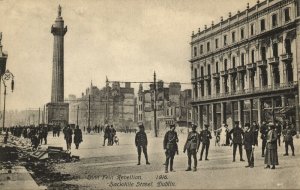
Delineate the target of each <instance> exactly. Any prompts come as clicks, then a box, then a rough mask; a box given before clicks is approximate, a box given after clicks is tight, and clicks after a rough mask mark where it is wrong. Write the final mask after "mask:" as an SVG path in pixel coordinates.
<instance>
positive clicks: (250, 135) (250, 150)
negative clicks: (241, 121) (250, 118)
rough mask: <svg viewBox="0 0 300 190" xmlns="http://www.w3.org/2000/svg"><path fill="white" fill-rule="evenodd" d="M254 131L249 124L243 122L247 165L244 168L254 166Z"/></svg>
mask: <svg viewBox="0 0 300 190" xmlns="http://www.w3.org/2000/svg"><path fill="white" fill-rule="evenodd" d="M255 138H256V136H255V133H254V132H253V128H252V129H251V128H250V124H249V123H246V124H245V134H244V148H245V150H246V155H247V160H248V165H247V166H246V168H248V167H250V168H253V167H254V145H255V143H256V141H255Z"/></svg>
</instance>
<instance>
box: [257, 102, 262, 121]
mask: <svg viewBox="0 0 300 190" xmlns="http://www.w3.org/2000/svg"><path fill="white" fill-rule="evenodd" d="M261 109H262V106H261V99H260V98H258V99H257V115H258V117H257V123H258V124H259V125H261V122H262V120H261V112H262V110H261Z"/></svg>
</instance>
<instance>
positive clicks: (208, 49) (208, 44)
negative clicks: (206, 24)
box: [206, 42, 210, 52]
mask: <svg viewBox="0 0 300 190" xmlns="http://www.w3.org/2000/svg"><path fill="white" fill-rule="evenodd" d="M206 47H207V52H210V43H209V42H207V44H206Z"/></svg>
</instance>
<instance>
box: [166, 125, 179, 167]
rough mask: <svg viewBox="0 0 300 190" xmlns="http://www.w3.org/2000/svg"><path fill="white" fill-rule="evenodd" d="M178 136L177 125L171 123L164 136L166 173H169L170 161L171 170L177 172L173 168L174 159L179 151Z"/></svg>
mask: <svg viewBox="0 0 300 190" xmlns="http://www.w3.org/2000/svg"><path fill="white" fill-rule="evenodd" d="M177 142H178V136H177V132H176V131H175V125H174V124H171V125H170V130H169V131H168V132H167V133H166V134H165V138H164V150H165V153H166V163H165V165H166V168H165V173H168V166H169V163H170V171H171V172H175V171H174V169H173V160H174V156H175V153H176V152H177V151H178V146H177Z"/></svg>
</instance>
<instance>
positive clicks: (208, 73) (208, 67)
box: [207, 65, 210, 75]
mask: <svg viewBox="0 0 300 190" xmlns="http://www.w3.org/2000/svg"><path fill="white" fill-rule="evenodd" d="M207 75H210V65H207Z"/></svg>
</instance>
